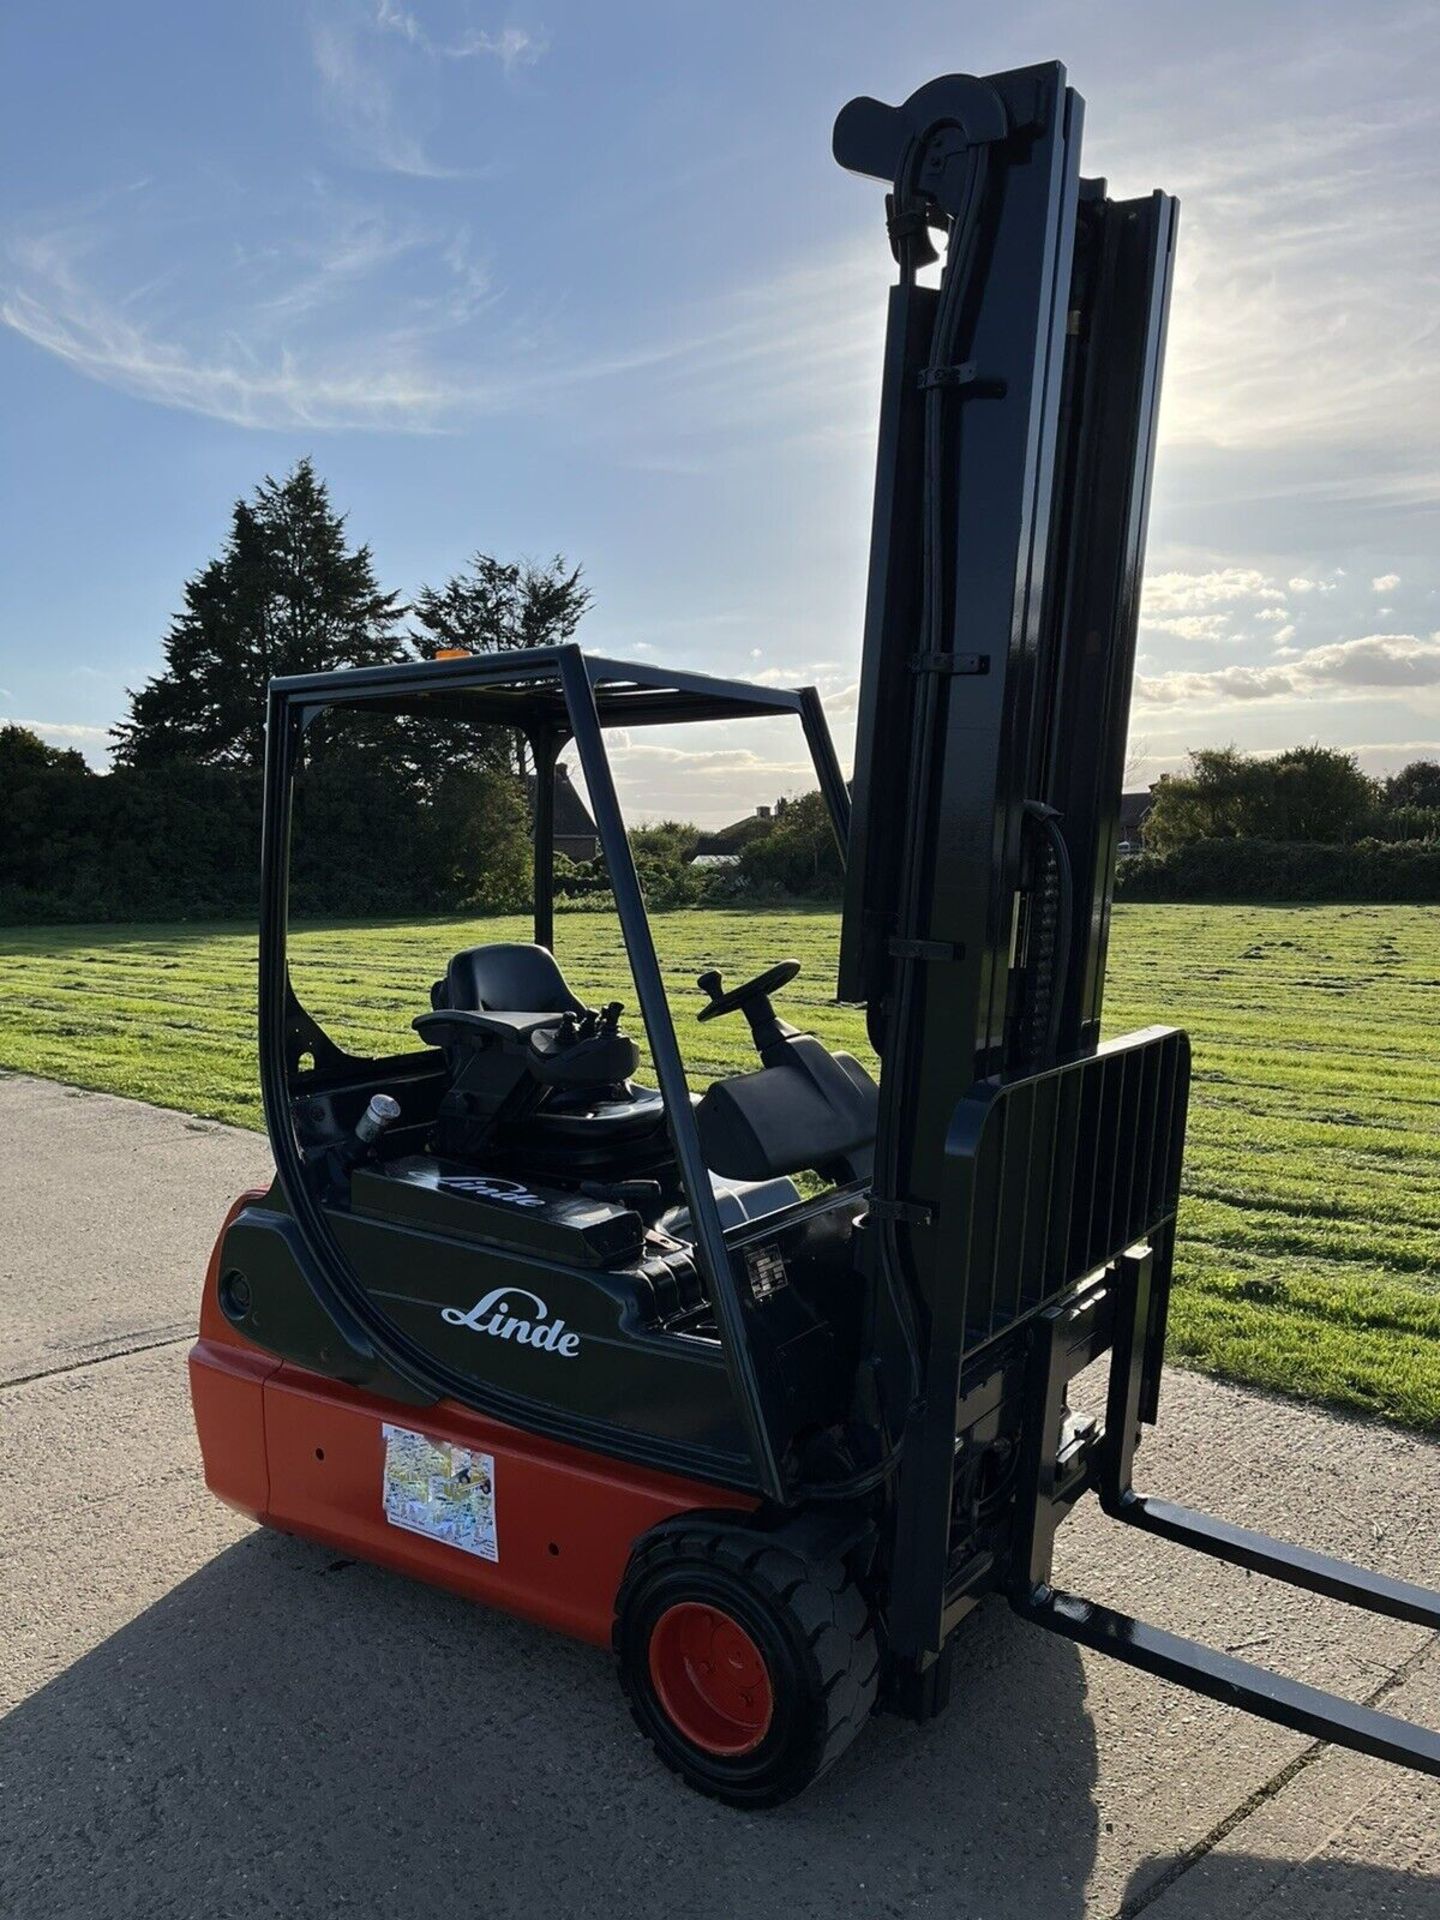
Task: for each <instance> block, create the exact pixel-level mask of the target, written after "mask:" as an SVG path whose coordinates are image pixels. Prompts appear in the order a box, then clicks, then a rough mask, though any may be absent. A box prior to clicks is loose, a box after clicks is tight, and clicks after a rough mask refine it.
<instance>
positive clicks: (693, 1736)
mask: <svg viewBox="0 0 1440 1920" xmlns="http://www.w3.org/2000/svg"><path fill="white" fill-rule="evenodd" d="M650 1679H651V1682H652V1684H653V1685H654V1688H655V1692H656V1694H657V1695H658V1697H659V1700H660V1704H661V1706H662V1707H664V1709H665V1712H666V1714H667V1715H668V1716H669V1718H670V1720H671V1722H672V1724H673V1725H674V1726H675V1727H676V1728H677V1730H678V1731H679V1732H680V1733H682V1734H684V1736H685V1738H686V1739H687V1740H688V1741H690V1742H691V1744H692V1745H693V1746H697V1747H699V1748H700V1749H701V1750H702V1751H703V1752H705V1753H713V1754H717V1755H724V1756H727V1757H733V1756H735V1755H738V1754H742V1753H750V1752H753V1750H754V1749H755V1748H756V1747H758V1746H759V1744H760V1742H761V1741H762V1740H763V1739H764V1738H765V1735H766V1734H767V1733H768V1732H769V1731H770V1722H771V1721H772V1720H773V1718H774V1717H775V1690H774V1687H773V1686H772V1685H771V1681H770V1670H769V1668H768V1667H767V1666H766V1664H765V1656H764V1654H762V1653H761V1651H760V1649H759V1647H757V1646H756V1644H755V1642H754V1641H753V1640H752V1639H751V1638H750V1635H749V1634H748V1633H747V1632H746V1631H745V1629H744V1628H743V1627H742V1626H741V1625H740V1623H739V1621H738V1620H734V1619H732V1618H731V1616H730V1615H729V1614H728V1613H724V1612H722V1611H721V1609H720V1608H719V1607H712V1606H710V1605H708V1604H707V1603H706V1602H703V1601H698V1600H681V1601H677V1603H676V1604H675V1605H674V1606H673V1607H667V1608H666V1610H665V1612H664V1613H662V1614H661V1616H660V1618H659V1619H658V1620H657V1621H656V1622H655V1625H654V1627H653V1629H652V1630H651V1634H650Z"/></svg>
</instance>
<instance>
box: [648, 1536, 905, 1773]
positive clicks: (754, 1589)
mask: <svg viewBox="0 0 1440 1920" xmlns="http://www.w3.org/2000/svg"><path fill="white" fill-rule="evenodd" d="M614 1643H615V1655H616V1659H617V1662H618V1665H619V1671H620V1685H621V1687H622V1689H623V1690H624V1693H625V1696H626V1698H627V1700H628V1701H629V1703H630V1711H631V1713H632V1714H633V1715H634V1717H635V1720H636V1723H637V1725H638V1726H639V1728H640V1730H641V1732H642V1733H643V1734H644V1735H645V1736H646V1738H647V1739H648V1740H649V1741H650V1742H651V1744H652V1745H653V1746H654V1748H655V1750H656V1752H657V1753H658V1754H659V1755H660V1758H661V1759H662V1760H663V1761H664V1762H665V1764H666V1765H667V1766H668V1767H671V1768H673V1769H674V1771H675V1772H676V1773H678V1774H680V1775H681V1776H682V1778H683V1779H685V1780H686V1781H688V1782H689V1784H690V1785H691V1786H692V1787H696V1788H698V1789H699V1791H700V1792H701V1793H707V1794H710V1795H712V1796H713V1797H714V1798H715V1799H717V1800H724V1801H727V1802H728V1803H729V1804H730V1805H731V1806H738V1807H770V1806H775V1805H778V1804H779V1802H781V1801H783V1800H789V1799H791V1798H793V1796H794V1795H795V1794H797V1793H800V1792H802V1791H803V1790H804V1788H806V1787H807V1786H809V1785H810V1783H811V1782H812V1781H814V1780H817V1779H818V1778H819V1777H820V1775H821V1774H822V1773H825V1772H826V1771H828V1769H829V1768H830V1767H832V1766H833V1765H834V1764H835V1762H836V1761H837V1760H838V1759H839V1758H840V1755H841V1754H842V1753H843V1752H844V1751H845V1749H846V1748H847V1747H848V1746H849V1745H850V1742H851V1741H852V1740H853V1739H854V1738H855V1736H856V1734H857V1733H858V1732H859V1731H860V1729H861V1727H862V1726H864V1724H865V1721H866V1719H867V1717H868V1716H869V1713H870V1709H871V1708H872V1706H873V1705H874V1702H875V1690H876V1684H877V1678H878V1669H879V1655H878V1652H877V1649H876V1643H875V1634H874V1631H873V1629H872V1627H871V1625H870V1619H869V1610H868V1608H867V1607H866V1604H865V1600H864V1598H863V1596H862V1595H861V1593H860V1591H859V1589H858V1588H857V1587H856V1585H855V1583H854V1582H853V1581H852V1580H851V1579H850V1577H849V1575H848V1573H847V1572H846V1570H845V1568H844V1566H843V1565H842V1564H841V1563H840V1562H839V1561H831V1560H824V1561H817V1560H813V1559H811V1558H809V1557H807V1556H806V1555H804V1554H803V1553H802V1552H800V1551H798V1550H797V1549H796V1548H794V1547H792V1546H790V1545H788V1544H786V1543H785V1542H784V1541H783V1540H777V1539H775V1538H773V1537H767V1536H765V1535H763V1534H756V1533H749V1532H747V1531H746V1530H745V1529H744V1528H743V1527H736V1526H734V1525H729V1526H727V1525H725V1524H724V1523H720V1522H715V1523H711V1522H706V1521H698V1520H697V1521H696V1522H695V1523H694V1525H693V1526H684V1527H677V1528H674V1529H667V1530H666V1531H664V1532H661V1533H656V1534H653V1535H651V1536H650V1537H649V1538H648V1539H646V1540H642V1541H641V1542H640V1544H639V1546H638V1547H637V1548H636V1550H635V1553H634V1555H633V1556H632V1558H631V1561H630V1566H629V1569H628V1571H627V1572H626V1575H625V1579H624V1581H623V1583H622V1585H621V1588H620V1592H619V1595H618V1597H617V1600H616V1617H615V1634H614Z"/></svg>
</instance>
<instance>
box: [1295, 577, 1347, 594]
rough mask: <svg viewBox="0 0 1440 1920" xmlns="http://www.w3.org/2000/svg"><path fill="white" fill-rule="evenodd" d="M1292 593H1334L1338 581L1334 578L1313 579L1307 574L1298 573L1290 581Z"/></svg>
mask: <svg viewBox="0 0 1440 1920" xmlns="http://www.w3.org/2000/svg"><path fill="white" fill-rule="evenodd" d="M1288 584H1289V588H1290V591H1291V593H1302V594H1303V593H1334V591H1335V587H1336V582H1335V581H1333V580H1311V579H1309V578H1308V577H1307V576H1306V575H1305V574H1300V573H1297V574H1296V576H1295V577H1294V579H1293V580H1291V581H1290V582H1289V583H1288Z"/></svg>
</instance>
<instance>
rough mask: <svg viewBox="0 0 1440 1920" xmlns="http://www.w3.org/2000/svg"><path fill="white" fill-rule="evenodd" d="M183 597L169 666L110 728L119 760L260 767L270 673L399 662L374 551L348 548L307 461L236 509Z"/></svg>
mask: <svg viewBox="0 0 1440 1920" xmlns="http://www.w3.org/2000/svg"><path fill="white" fill-rule="evenodd" d="M184 601H185V606H184V611H183V612H181V613H180V614H178V615H177V616H176V618H175V619H174V621H173V622H172V623H171V627H170V633H169V635H168V637H167V639H166V641H165V662H166V665H165V671H164V672H163V673H161V674H159V675H157V676H156V678H155V679H153V680H151V681H149V682H148V683H147V684H146V685H145V686H144V687H142V688H141V689H140V690H139V692H138V693H137V692H132V693H131V695H130V719H129V721H128V722H127V723H125V724H123V725H121V726H119V727H117V728H115V729H114V735H115V740H116V743H117V744H116V749H115V759H116V762H117V764H118V765H122V766H137V767H138V766H157V765H162V764H164V763H166V762H170V761H175V760H191V761H198V762H203V763H206V764H209V765H217V766H241V767H244V766H258V765H260V764H261V762H262V760H263V758H264V750H265V749H264V730H265V687H266V682H267V681H268V680H269V679H270V678H271V676H272V675H275V674H286V673H319V672H324V671H327V670H329V669H330V668H333V667H368V666H377V665H381V664H383V663H385V662H387V661H392V660H400V659H403V658H404V657H405V649H404V647H403V644H402V642H401V639H400V637H399V636H398V635H397V634H396V633H395V632H394V628H395V626H396V624H397V622H398V621H399V620H400V618H401V616H402V614H403V613H404V608H403V607H401V606H400V605H398V604H397V596H396V595H395V594H393V593H382V592H381V591H380V588H379V585H378V583H377V581H376V578H375V569H374V563H373V561H372V558H371V554H370V549H369V548H368V547H363V546H362V547H356V548H354V549H351V548H349V547H348V546H347V544H346V540H345V522H344V517H343V515H340V514H337V513H336V512H335V511H334V509H333V508H332V507H331V505H330V496H329V493H328V492H327V490H326V488H325V484H324V482H323V481H321V480H319V479H317V477H316V474H315V469H314V467H313V466H312V465H311V463H310V461H309V460H302V461H301V462H300V463H299V465H298V466H297V467H296V468H295V470H294V471H293V472H292V473H291V474H290V475H289V476H288V477H287V478H286V479H284V480H272V479H268V478H267V479H266V480H265V481H264V482H263V483H262V484H261V485H260V486H259V487H258V488H257V489H256V491H255V495H254V498H253V499H251V500H249V501H244V500H240V501H237V502H236V504H235V509H234V513H233V515H232V518H231V525H230V537H229V539H228V540H227V541H226V544H225V549H224V551H223V552H222V553H221V554H220V556H219V558H218V559H215V560H212V561H211V562H210V564H209V565H208V566H207V567H205V568H204V569H203V570H202V571H201V572H200V573H198V574H197V575H196V576H195V577H194V578H193V579H192V580H190V581H188V582H187V583H186V586H185V589H184ZM314 744H315V743H313V742H312V743H311V745H312V746H313V745H314Z"/></svg>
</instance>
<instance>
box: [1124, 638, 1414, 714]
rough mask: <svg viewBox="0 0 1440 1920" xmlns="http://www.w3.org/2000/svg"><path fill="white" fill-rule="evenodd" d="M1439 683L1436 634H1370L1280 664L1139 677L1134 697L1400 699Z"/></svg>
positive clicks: (1214, 702)
mask: <svg viewBox="0 0 1440 1920" xmlns="http://www.w3.org/2000/svg"><path fill="white" fill-rule="evenodd" d="M1436 686H1440V634H1431V635H1430V636H1429V637H1428V638H1427V639H1422V638H1419V637H1417V636H1416V635H1415V634H1411V633H1372V634H1366V635H1365V636H1364V637H1363V638H1361V639H1358V640H1337V641H1335V642H1334V643H1332V644H1331V645H1329V646H1323V647H1312V648H1310V650H1309V651H1308V652H1305V653H1299V654H1297V655H1295V657H1294V658H1293V659H1292V660H1289V661H1287V662H1286V664H1284V665H1283V666H1263V667H1250V666H1238V665H1237V666H1229V667H1221V668H1218V669H1217V670H1215V671H1214V672H1210V673H1187V672H1178V673H1164V674H1159V675H1156V676H1154V677H1151V678H1145V677H1141V678H1139V679H1137V681H1136V683H1135V700H1136V704H1137V705H1138V706H1142V707H1170V706H1178V705H1182V704H1183V705H1186V706H1195V707H1213V706H1220V705H1226V704H1229V703H1232V702H1236V701H1254V700H1286V699H1289V700H1296V699H1301V700H1310V699H1317V698H1320V699H1323V698H1326V697H1339V696H1347V697H1353V696H1354V695H1355V694H1356V693H1357V692H1358V691H1362V690H1363V691H1364V692H1366V693H1368V694H1369V695H1371V696H1372V697H1380V698H1399V697H1401V696H1403V695H1406V694H1407V693H1411V692H1413V690H1414V689H1415V688H1419V687H1436Z"/></svg>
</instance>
